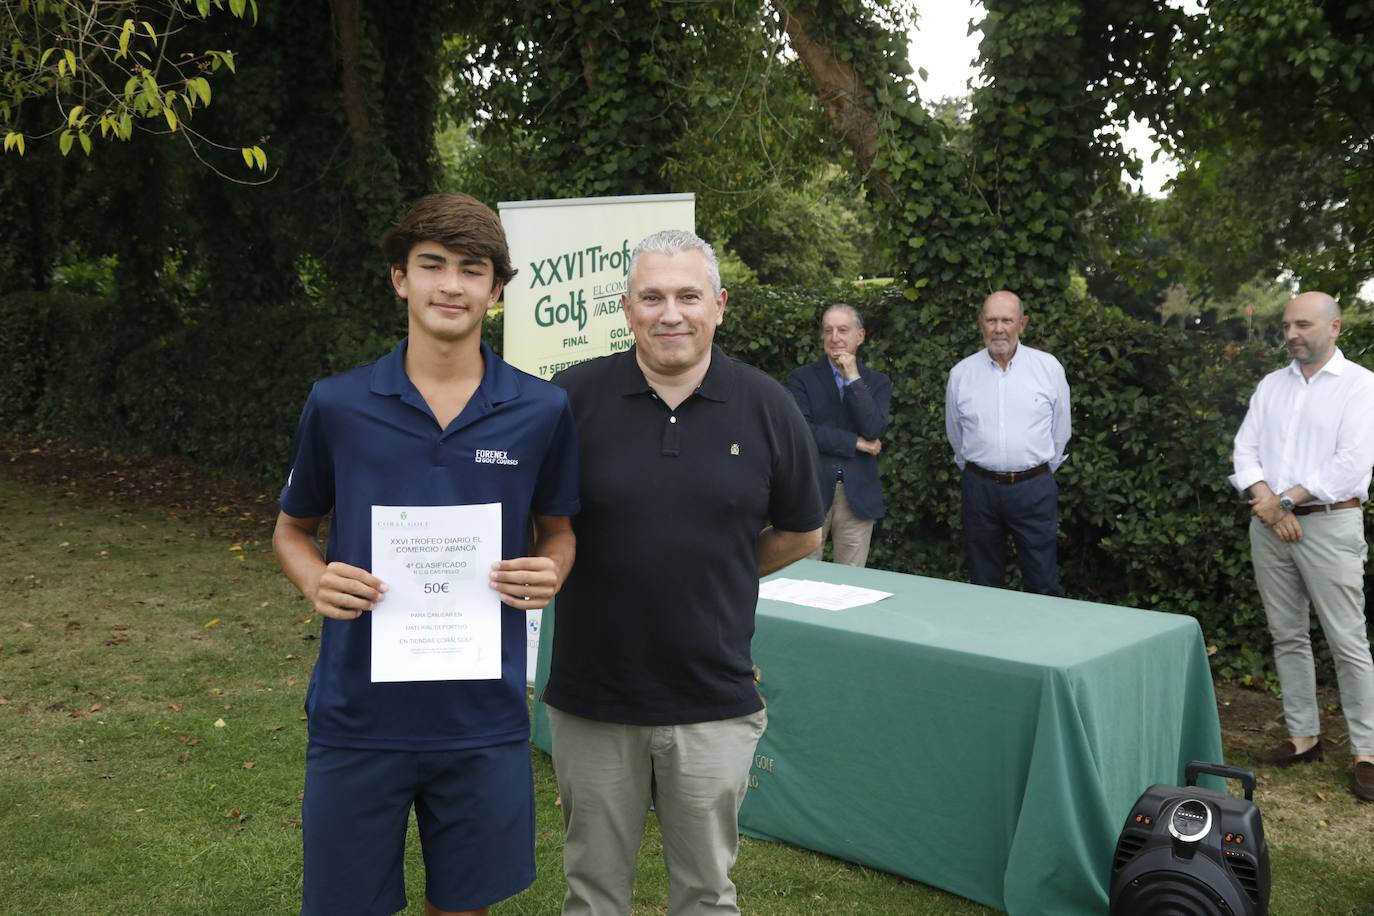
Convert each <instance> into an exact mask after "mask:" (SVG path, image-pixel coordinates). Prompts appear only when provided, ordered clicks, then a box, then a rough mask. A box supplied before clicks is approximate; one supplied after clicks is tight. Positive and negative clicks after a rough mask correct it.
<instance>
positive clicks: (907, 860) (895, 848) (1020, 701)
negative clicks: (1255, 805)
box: [534, 561, 1222, 916]
mask: <svg viewBox="0 0 1374 916" xmlns="http://www.w3.org/2000/svg"><path fill="white" fill-rule="evenodd" d="M778 575H779V576H786V577H790V578H797V579H818V580H823V581H827V582H837V583H843V584H852V585H861V586H865V587H868V588H876V589H881V590H882V591H887V592H892V593H893V597H891V598H888V599H886V600H884V601H882V602H879V603H878V604H874V605H868V606H866V607H861V608H855V609H852V610H848V611H838V612H832V611H823V610H818V609H814V608H807V607H800V606H797V605H792V604H784V603H779V602H772V601H760V602H759V609H758V629H757V632H756V634H755V636H754V643H753V654H754V663H755V665H756V666H757V667H758V669H759V672H760V676H761V682H760V684H759V689H760V692H762V694H763V695H764V697H765V699H766V701H767V703H768V718H769V722H768V730H767V732H766V733H765V734H764V736H763V738H762V740H761V741H760V743H759V749H758V756H757V757H756V759H755V765H754V768H753V771H752V773H751V779H752V785H751V788H750V791H749V794H748V796H747V797H746V799H745V802H744V808H743V810H742V811H741V813H740V825H741V828H742V829H744V830H745V831H746V832H748V833H751V834H753V835H756V836H760V837H763V838H765V839H773V840H780V841H783V842H787V843H791V844H794V845H797V846H803V847H806V848H808V849H814V850H817V851H820V852H824V853H828V854H830V855H833V856H836V857H838V858H841V859H846V860H849V861H852V862H859V863H862V864H864V865H868V866H871V867H874V868H878V869H881V870H883V871H887V872H892V873H894V874H899V875H905V876H907V877H910V878H913V879H915V880H917V881H921V882H923V883H926V884H931V885H935V886H937V887H942V888H945V889H946V890H949V891H952V892H953V893H956V894H959V895H961V896H964V897H968V898H970V899H972V900H977V901H979V902H981V903H985V904H987V905H989V906H993V907H997V908H999V909H1004V910H1007V911H1009V912H1010V913H1013V914H1017V916H1020V914H1037V913H1044V914H1055V916H1061V914H1064V916H1072V914H1101V913H1105V912H1106V909H1107V886H1108V880H1109V871H1110V867H1111V857H1112V851H1113V848H1114V846H1115V843H1116V837H1117V833H1118V832H1119V831H1120V829H1121V824H1122V822H1123V820H1124V818H1125V816H1126V813H1127V811H1128V810H1129V809H1130V806H1131V804H1132V803H1133V802H1134V801H1135V800H1136V798H1137V797H1138V796H1139V795H1140V793H1141V792H1142V791H1143V790H1144V789H1145V788H1146V787H1148V786H1149V785H1151V784H1153V783H1157V782H1163V783H1181V781H1182V779H1183V769H1184V767H1185V766H1186V765H1187V763H1188V761H1190V760H1194V759H1200V760H1209V761H1213V762H1218V763H1219V762H1221V760H1222V757H1221V735H1220V730H1219V726H1218V721H1217V710H1216V701H1215V698H1214V694H1213V692H1212V682H1211V674H1210V671H1209V669H1208V666H1207V656H1206V651H1205V647H1204V645H1203V640H1202V634H1201V631H1200V629H1199V627H1198V625H1197V622H1196V621H1195V620H1193V619H1192V618H1191V617H1186V616H1181V615H1174V614H1161V613H1155V612H1150V611H1139V610H1132V609H1128V608H1119V607H1111V606H1108V605H1100V604H1089V603H1086V602H1079V601H1065V600H1062V599H1052V598H1043V597H1040V596H1035V595H1024V594H1020V593H1017V592H1009V591H1002V590H998V589H988V588H979V587H976V586H971V585H965V584H962V583H955V582H946V581H943V580H939V579H926V578H921V577H917V576H907V575H902V574H899V573H889V572H882V571H879V570H865V569H853V568H850V567H843V566H835V565H833V564H829V563H817V562H813V561H802V562H800V563H796V564H794V565H792V566H790V567H788V568H787V569H786V570H784V571H783V572H781V573H779V574H778ZM551 616H552V615H549V614H547V613H546V615H545V624H544V631H543V635H542V638H541V641H540V664H539V682H538V688H537V689H542V684H543V678H544V677H545V674H546V672H547V669H548V653H549V648H550V646H551V643H552V633H553V627H552V626H551V620H550V618H551ZM534 737H535V743H536V744H538V745H539V746H540V747H543V748H544V749H546V750H547V749H548V747H549V740H548V727H547V720H546V719H545V717H544V714H543V708H542V706H539V707H538V708H536V717H535V736H534Z"/></svg>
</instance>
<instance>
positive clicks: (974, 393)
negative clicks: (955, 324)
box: [945, 290, 1071, 595]
mask: <svg viewBox="0 0 1374 916" xmlns="http://www.w3.org/2000/svg"><path fill="white" fill-rule="evenodd" d="M1026 323H1027V316H1026V313H1025V308H1024V307H1023V306H1022V304H1021V299H1020V298H1019V297H1018V296H1017V295H1016V294H1015V293H1012V292H1008V291H1006V290H999V291H998V292H995V293H993V294H992V295H990V296H988V297H987V299H986V300H984V302H983V309H982V311H981V312H980V313H979V319H978V324H979V328H980V329H981V331H982V334H983V342H984V344H986V347H985V348H984V349H982V350H980V351H978V352H977V353H975V354H973V355H972V356H969V357H967V358H965V359H964V360H962V361H960V362H959V363H958V364H957V365H956V366H955V367H954V368H953V369H951V370H950V373H949V385H948V386H947V387H946V389H945V434H946V436H947V437H948V438H949V444H950V446H951V447H952V448H953V449H954V462H955V464H957V465H958V466H959V469H960V470H961V471H962V472H963V477H962V479H961V482H960V491H961V494H962V497H963V522H964V544H965V547H966V548H967V551H968V565H969V580H970V581H971V582H972V583H973V584H974V585H990V586H994V587H997V588H1001V587H1002V585H1003V583H1004V582H1005V581H1006V572H1007V536H1008V535H1010V536H1011V539H1012V541H1013V542H1014V543H1015V544H1016V559H1017V564H1018V565H1019V566H1020V569H1021V579H1022V581H1023V583H1024V584H1025V587H1026V589H1027V590H1028V591H1032V592H1038V593H1040V594H1045V595H1063V594H1064V590H1063V588H1062V587H1061V586H1060V584H1059V564H1058V557H1057V547H1056V544H1057V536H1058V525H1059V488H1058V485H1057V484H1056V483H1055V480H1054V472H1055V471H1056V470H1058V469H1059V466H1060V465H1061V464H1063V463H1064V457H1065V455H1064V449H1065V447H1066V446H1067V445H1068V442H1069V434H1070V431H1071V424H1070V419H1069V383H1068V380H1067V379H1066V378H1065V376H1064V367H1063V366H1061V365H1060V364H1059V360H1057V359H1055V358H1054V357H1053V356H1051V355H1050V354H1048V353H1045V352H1043V351H1041V350H1036V349H1034V348H1032V347H1028V346H1026V345H1025V344H1022V343H1021V342H1020V339H1021V332H1022V331H1024V330H1025V328H1026Z"/></svg>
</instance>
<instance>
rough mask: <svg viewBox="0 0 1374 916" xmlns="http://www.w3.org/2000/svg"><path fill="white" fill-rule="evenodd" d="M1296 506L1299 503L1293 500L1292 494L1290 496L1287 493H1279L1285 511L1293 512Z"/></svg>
mask: <svg viewBox="0 0 1374 916" xmlns="http://www.w3.org/2000/svg"><path fill="white" fill-rule="evenodd" d="M1295 506H1297V503H1295V502H1293V498H1292V497H1291V496H1289V495H1288V494H1287V493H1280V494H1279V508H1280V509H1282V510H1283V511H1284V512H1292V511H1293V508H1294V507H1295Z"/></svg>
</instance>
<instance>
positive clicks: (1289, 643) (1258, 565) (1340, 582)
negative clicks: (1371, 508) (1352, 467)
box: [1250, 509, 1374, 754]
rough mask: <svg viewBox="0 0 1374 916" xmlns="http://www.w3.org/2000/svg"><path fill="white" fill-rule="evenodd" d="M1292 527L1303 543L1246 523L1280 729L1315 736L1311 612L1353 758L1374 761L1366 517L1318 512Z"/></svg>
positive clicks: (1373, 665) (1356, 511)
mask: <svg viewBox="0 0 1374 916" xmlns="http://www.w3.org/2000/svg"><path fill="white" fill-rule="evenodd" d="M1298 524H1300V525H1302V539H1301V540H1298V541H1295V542H1294V543H1291V544H1285V543H1284V542H1283V541H1280V540H1279V538H1278V535H1276V534H1274V532H1273V531H1270V530H1269V529H1268V528H1265V527H1264V526H1263V525H1261V524H1260V522H1259V519H1252V520H1251V522H1250V554H1251V556H1252V558H1253V560H1254V563H1255V583H1256V584H1257V585H1258V586H1259V593H1260V598H1261V599H1262V600H1263V601H1264V614H1265V617H1267V618H1268V620H1269V635H1270V636H1272V637H1273V639H1274V667H1275V668H1277V669H1278V672H1279V687H1280V689H1282V691H1283V716H1284V724H1285V725H1286V726H1287V728H1288V734H1290V735H1292V736H1294V737H1305V736H1308V735H1316V734H1319V733H1320V730H1321V726H1320V724H1319V721H1318V717H1317V712H1318V710H1317V680H1316V671H1315V668H1314V666H1313V663H1312V637H1311V632H1310V630H1311V626H1312V624H1311V611H1312V610H1315V611H1316V612H1317V620H1319V621H1320V622H1321V626H1322V632H1323V633H1324V634H1325V635H1326V643H1327V645H1328V646H1330V647H1331V657H1332V659H1333V660H1334V661H1335V663H1336V681H1337V683H1338V684H1339V685H1340V688H1341V709H1342V711H1344V712H1345V720H1346V724H1347V725H1348V726H1349V727H1350V750H1351V753H1353V754H1374V660H1372V659H1371V657H1370V654H1369V633H1368V631H1367V630H1366V628H1365V619H1364V563H1365V556H1366V554H1367V553H1368V548H1367V546H1366V545H1365V540H1364V513H1363V512H1361V511H1360V510H1359V509H1342V510H1338V511H1336V512H1330V513H1326V512H1317V513H1313V514H1311V515H1304V516H1301V517H1300V518H1299V519H1298Z"/></svg>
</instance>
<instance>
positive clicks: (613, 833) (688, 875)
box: [548, 706, 768, 916]
mask: <svg viewBox="0 0 1374 916" xmlns="http://www.w3.org/2000/svg"><path fill="white" fill-rule="evenodd" d="M548 710H549V731H550V733H551V736H552V738H553V767H554V772H555V773H556V774H557V776H558V793H559V795H560V796H561V797H562V800H563V828H564V831H565V837H564V842H563V873H564V875H565V876H566V878H567V881H568V892H567V895H566V896H564V898H563V916H629V913H630V897H631V893H632V892H633V890H634V883H635V860H636V857H637V855H638V852H639V843H640V839H641V838H642V837H643V834H644V820H645V817H646V816H647V814H648V810H649V804H650V803H651V802H652V804H653V806H654V811H655V812H656V813H657V815H658V822H659V826H660V827H661V828H662V831H663V860H664V862H665V864H667V866H668V916H707V914H720V916H738V914H739V906H738V905H737V904H736V902H735V885H734V882H732V881H731V880H730V869H731V868H733V867H734V864H735V857H736V856H737V855H738V854H739V808H740V805H741V804H742V803H743V802H744V793H745V790H746V789H747V788H748V787H749V767H750V766H751V765H752V764H753V761H754V749H755V748H756V747H757V746H758V742H759V737H760V736H761V735H762V734H763V730H764V727H765V726H766V725H767V722H768V714H767V711H766V710H762V709H760V710H759V711H758V712H756V713H751V714H750V715H747V716H741V717H739V718H737V719H726V720H724V721H721V722H697V723H693V724H690V725H618V724H615V723H611V722H595V721H592V720H591V719H583V718H581V717H579V716H574V715H569V714H568V713H565V712H561V711H560V710H557V709H554V708H553V707H552V706H550V707H548Z"/></svg>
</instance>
